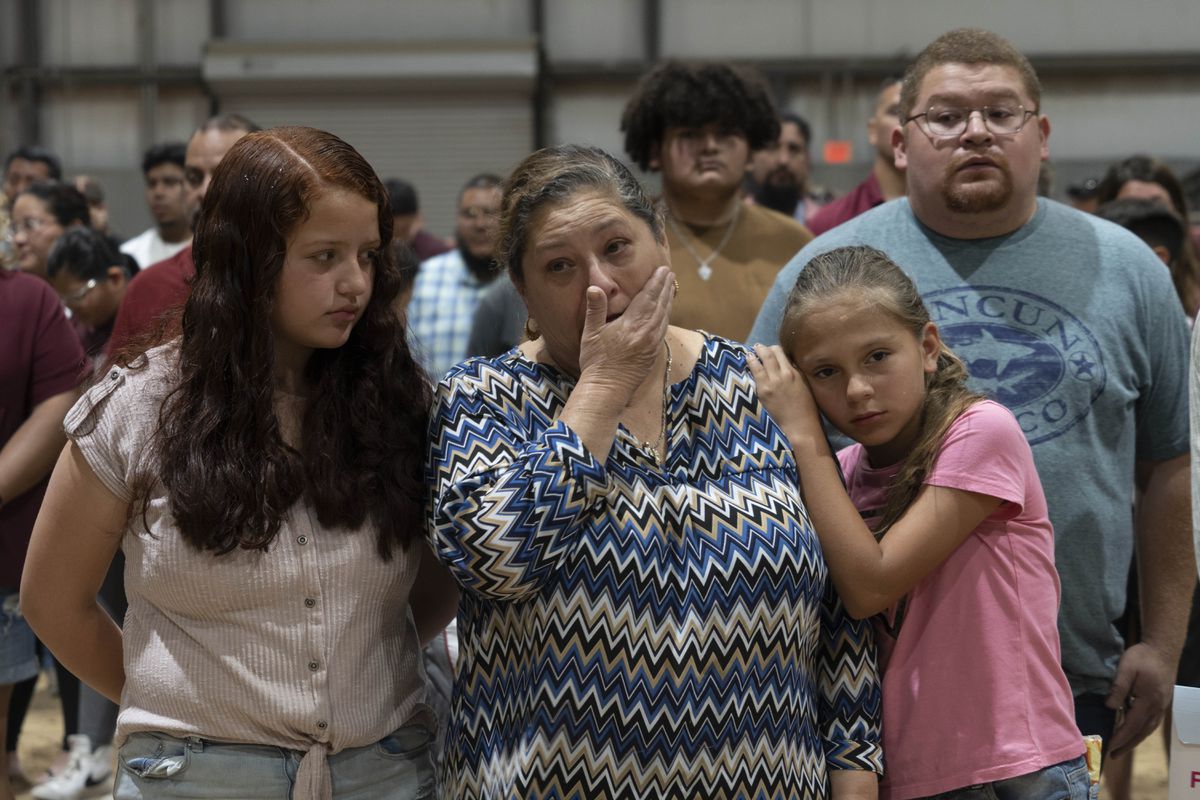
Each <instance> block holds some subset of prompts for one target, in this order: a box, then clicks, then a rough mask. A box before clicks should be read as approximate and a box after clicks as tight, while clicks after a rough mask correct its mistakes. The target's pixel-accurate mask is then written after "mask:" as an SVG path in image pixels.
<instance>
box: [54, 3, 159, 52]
mask: <svg viewBox="0 0 1200 800" xmlns="http://www.w3.org/2000/svg"><path fill="white" fill-rule="evenodd" d="M38 13H39V14H40V16H41V26H42V37H43V39H42V63H44V64H49V65H61V66H97V67H98V66H114V65H119V64H120V65H129V64H136V63H137V61H138V53H137V2H136V0H88V2H80V0H39V4H38Z"/></svg>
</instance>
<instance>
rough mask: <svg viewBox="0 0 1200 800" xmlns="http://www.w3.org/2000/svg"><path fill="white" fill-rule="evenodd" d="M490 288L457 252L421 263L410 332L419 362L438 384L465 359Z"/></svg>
mask: <svg viewBox="0 0 1200 800" xmlns="http://www.w3.org/2000/svg"><path fill="white" fill-rule="evenodd" d="M490 285H491V283H490V281H489V282H487V283H484V282H481V281H480V280H479V279H477V278H476V277H475V275H473V274H472V273H471V271H470V270H468V269H467V265H466V264H465V263H464V262H463V259H462V254H461V253H460V252H459V251H458V250H457V249H454V250H451V251H449V252H447V253H442V254H441V255H438V256H434V257H433V258H430V259H427V260H425V261H423V262H421V269H420V270H419V271H418V272H417V280H416V283H415V284H414V286H413V295H412V301H411V302H410V303H409V305H408V330H409V335H410V337H411V338H410V341H412V342H415V344H416V355H417V358H419V359H420V361H421V364H422V366H424V367H425V370H426V371H427V372H428V373H429V377H431V378H433V379H434V380H435V381H436V380H439V379H440V378H441V377H442V376H443V375H445V374H446V373H447V372H449V371H450V368H451V367H453V366H454V365H455V364H457V363H458V362H460V361H462V360H463V359H464V358H466V355H467V338H468V337H469V336H470V335H471V323H472V321H473V320H474V319H475V309H476V308H477V307H478V306H479V301H480V300H481V299H482V298H483V295H484V292H486V291H487V288H488V286H490Z"/></svg>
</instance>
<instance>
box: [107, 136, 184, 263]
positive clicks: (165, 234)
mask: <svg viewBox="0 0 1200 800" xmlns="http://www.w3.org/2000/svg"><path fill="white" fill-rule="evenodd" d="M186 149H187V148H186V147H185V146H184V144H183V143H182V142H167V143H166V144H156V145H154V147H151V148H150V149H149V150H147V151H146V155H145V156H143V158H142V175H144V176H145V180H146V205H147V207H149V209H150V216H152V217H154V225H153V227H151V228H148V229H147V230H145V231H143V232H142V233H140V234H138V235H137V236H135V237H133V238H132V239H130V240H129V241H127V242H125V244H123V245H121V252H122V253H128V254H129V255H131V256H133V257H134V258H135V259H137V262H138V266H139V267H142V268H145V267H149V266H150V265H152V264H157V263H158V262H159V261H162V260H163V259H167V258H170V257H171V256H173V255H175V254H176V253H178V252H179V251H180V250H182V249H183V248H185V247H187V246H188V245H189V244H191V243H192V227H191V224H190V220H189V219H188V214H187V204H186V202H185V183H184V179H183V174H184V170H183V162H184V155H185V153H186Z"/></svg>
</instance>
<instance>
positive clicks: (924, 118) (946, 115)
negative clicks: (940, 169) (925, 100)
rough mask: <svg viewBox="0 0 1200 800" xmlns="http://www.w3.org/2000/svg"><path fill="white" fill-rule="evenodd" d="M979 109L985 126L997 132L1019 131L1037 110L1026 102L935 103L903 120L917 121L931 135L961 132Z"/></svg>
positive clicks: (1003, 133)
mask: <svg viewBox="0 0 1200 800" xmlns="http://www.w3.org/2000/svg"><path fill="white" fill-rule="evenodd" d="M976 111H978V112H979V118H980V119H981V120H983V126H984V127H985V128H987V129H988V131H989V132H991V133H993V134H996V135H997V136H1011V135H1013V134H1014V133H1020V132H1021V129H1022V128H1024V127H1025V123H1026V122H1028V121H1029V118H1030V117H1033V116H1036V115H1037V113H1038V112H1037V110H1034V111H1029V110H1027V109H1026V108H1025V106H1021V105H1013V104H1009V103H1001V104H998V105H994V106H982V107H980V108H964V107H961V106H933V107H932V108H930V109H929V110H928V111H926V112H925V113H924V114H914V115H913V116H911V117H909V118H907V119H906V120H904V124H905V125H907V124H908V123H910V122H914V121H916V122H917V125H918V127H920V128H921V130H922V131H924V132H925V135H926V136H930V137H949V136H962V135H963V133H965V132H966V130H967V126H968V125H969V124H970V122H971V115H972V114H974V113H975V112H976Z"/></svg>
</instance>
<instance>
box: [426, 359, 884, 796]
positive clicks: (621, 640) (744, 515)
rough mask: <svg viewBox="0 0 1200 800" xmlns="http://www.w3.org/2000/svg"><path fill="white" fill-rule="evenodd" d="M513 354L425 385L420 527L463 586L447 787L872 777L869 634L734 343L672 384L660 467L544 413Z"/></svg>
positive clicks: (548, 788)
mask: <svg viewBox="0 0 1200 800" xmlns="http://www.w3.org/2000/svg"><path fill="white" fill-rule="evenodd" d="M572 386H573V380H572V379H570V378H569V377H567V376H565V375H563V374H562V373H560V372H558V371H556V370H554V369H553V368H551V367H548V366H546V365H542V364H536V363H532V362H530V361H529V360H528V359H526V358H525V357H524V356H522V355H521V354H520V353H519V352H518V351H516V350H513V351H510V352H509V353H507V354H505V355H503V356H500V357H498V358H495V359H491V360H472V361H468V362H466V363H465V364H462V365H460V366H458V367H456V368H455V369H454V370H452V371H451V372H450V373H449V374H448V375H447V376H446V378H445V379H444V380H443V381H442V383H441V384H440V385H439V387H438V392H437V397H436V402H435V409H434V414H433V420H432V428H431V437H430V440H431V452H430V458H429V464H428V478H429V483H430V486H431V494H432V497H431V502H432V519H433V522H432V526H431V536H432V539H433V543H434V545H435V548H436V551H437V553H438V556H439V558H440V559H441V560H442V561H443V562H444V563H445V564H446V565H447V566H448V567H449V568H450V569H451V570H452V571H453V572H454V574H455V576H456V577H457V579H458V581H459V582H460V583H461V584H462V586H463V587H464V592H463V595H462V601H461V605H460V607H459V626H458V631H459V648H460V649H459V662H458V675H457V679H456V683H455V687H454V699H453V703H452V711H451V720H450V723H449V728H448V731H447V738H446V752H445V755H444V758H443V762H442V776H441V778H442V791H443V793H444V796H445V797H451V798H489V800H496V799H498V798H514V799H515V798H522V800H524V798H564V799H565V798H573V799H575V800H593V799H594V798H618V797H619V798H647V799H648V800H665V799H666V798H685V797H686V798H696V797H703V798H810V797H813V798H815V797H824V796H825V787H826V770H827V769H866V770H873V771H876V772H879V771H880V770H881V766H882V764H881V761H882V758H881V753H880V747H879V712H880V697H879V685H878V680H877V676H876V672H875V660H874V648H873V645H872V642H871V639H870V633H869V628H868V626H866V625H864V624H862V623H859V622H855V621H854V620H852V619H850V618H849V617H848V616H847V615H846V614H845V613H844V612H843V610H842V608H841V605H840V603H839V602H838V601H837V599H836V596H835V594H834V592H833V589H832V585H831V582H830V581H829V579H828V577H827V575H826V570H825V563H824V560H823V559H822V556H821V552H820V548H819V545H818V543H817V539H816V536H815V534H814V533H813V531H812V528H811V526H810V524H809V521H808V518H807V515H806V513H805V510H804V507H803V504H802V502H801V500H800V497H799V492H798V490H797V472H796V466H795V462H794V460H793V458H792V454H791V449H790V447H789V446H788V444H787V440H786V438H785V437H784V435H783V433H782V432H781V431H780V429H779V428H778V426H776V425H775V423H774V421H773V420H772V419H771V418H770V417H769V416H768V415H767V414H766V413H765V412H764V410H763V408H762V405H761V404H760V402H759V399H758V396H757V394H756V392H755V388H754V380H753V378H752V377H751V376H750V374H749V372H748V370H747V367H746V351H745V349H744V348H742V347H741V346H740V345H735V344H732V343H730V342H728V341H726V340H723V339H720V338H717V337H709V338H707V339H706V343H705V347H704V349H703V351H702V353H701V355H700V358H699V360H698V361H697V363H696V366H695V368H694V369H693V371H692V373H691V375H690V376H689V377H687V378H686V379H684V380H683V381H680V382H679V383H676V384H674V385H673V386H672V387H671V395H670V410H669V416H668V426H667V427H668V436H667V439H668V445H667V455H666V460H665V463H664V464H663V465H662V466H661V467H660V466H658V465H657V464H655V463H654V462H653V461H652V460H651V457H650V455H649V454H648V453H646V452H645V450H644V449H642V446H641V445H640V444H639V443H638V441H637V440H636V439H635V438H634V437H633V436H632V434H630V433H629V432H628V431H626V430H625V429H623V428H621V429H620V430H619V431H618V434H617V438H616V441H615V444H614V445H613V448H612V451H611V453H610V455H609V457H608V460H607V462H606V463H603V464H602V463H600V462H598V461H597V460H596V459H594V458H593V457H592V455H591V454H590V453H589V452H588V451H587V450H586V449H585V448H584V446H583V444H582V442H581V441H580V439H579V437H578V436H576V435H575V433H574V432H573V431H572V430H571V429H570V428H569V427H567V426H566V425H564V424H562V423H559V422H557V421H556V417H557V416H558V414H559V412H560V411H561V409H562V407H563V405H564V403H565V402H566V398H567V396H568V394H569V393H570V391H571V389H572Z"/></svg>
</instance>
